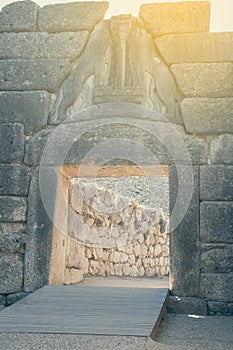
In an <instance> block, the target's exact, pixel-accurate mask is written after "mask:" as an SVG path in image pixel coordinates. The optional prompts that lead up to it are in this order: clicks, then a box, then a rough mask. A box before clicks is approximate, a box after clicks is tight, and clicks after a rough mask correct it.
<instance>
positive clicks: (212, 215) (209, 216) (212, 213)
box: [200, 202, 233, 243]
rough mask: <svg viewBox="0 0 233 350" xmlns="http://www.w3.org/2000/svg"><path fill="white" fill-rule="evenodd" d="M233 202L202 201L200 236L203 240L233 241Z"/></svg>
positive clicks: (210, 241)
mask: <svg viewBox="0 0 233 350" xmlns="http://www.w3.org/2000/svg"><path fill="white" fill-rule="evenodd" d="M232 227H233V202H202V203H201V205H200V238H201V241H202V242H206V243H212V242H222V243H233V234H232Z"/></svg>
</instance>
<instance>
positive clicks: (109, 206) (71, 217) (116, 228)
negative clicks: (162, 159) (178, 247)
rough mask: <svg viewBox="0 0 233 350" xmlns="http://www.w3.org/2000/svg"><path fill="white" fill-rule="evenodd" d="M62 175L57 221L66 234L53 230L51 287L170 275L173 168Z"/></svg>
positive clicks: (67, 170) (90, 168) (75, 169)
mask: <svg viewBox="0 0 233 350" xmlns="http://www.w3.org/2000/svg"><path fill="white" fill-rule="evenodd" d="M57 172H58V174H59V176H60V179H61V181H60V184H61V187H62V188H60V189H59V188H58V189H57V200H56V209H55V216H56V219H55V222H57V220H58V221H59V222H61V221H63V223H64V225H63V228H64V229H63V232H61V231H58V230H57V229H56V227H55V226H54V228H53V238H52V253H51V259H50V274H49V284H51V285H54V284H55V285H62V284H76V283H79V282H81V281H83V279H85V278H87V277H96V276H102V277H109V276H114V277H130V278H139V277H147V278H149V277H159V278H160V277H168V276H169V233H168V227H169V184H168V167H167V166H162V167H161V166H158V167H155V166H153V167H152V166H144V167H143V168H141V167H138V166H134V165H130V166H129V165H116V166H108V165H106V166H102V167H100V168H97V167H96V166H95V165H86V166H84V165H82V166H80V165H76V166H74V165H72V166H71V165H68V166H64V167H63V168H59V169H57ZM61 191H63V196H61V195H60V193H61ZM64 197H65V198H66V201H64V199H63V198H64ZM60 227H61V226H60ZM64 233H65V234H64Z"/></svg>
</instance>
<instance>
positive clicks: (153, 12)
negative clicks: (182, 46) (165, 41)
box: [139, 1, 210, 36]
mask: <svg viewBox="0 0 233 350" xmlns="http://www.w3.org/2000/svg"><path fill="white" fill-rule="evenodd" d="M139 16H140V17H141V19H142V20H143V22H144V23H145V25H146V27H147V28H148V29H149V30H150V32H151V33H152V34H153V35H154V36H161V35H164V34H168V33H192V32H208V30H209V24H210V2H209V1H194V2H193V1H192V2H188V1H186V2H178V3H162V4H161V3H157V4H156V3H155V4H145V5H142V6H141V8H140V12H139Z"/></svg>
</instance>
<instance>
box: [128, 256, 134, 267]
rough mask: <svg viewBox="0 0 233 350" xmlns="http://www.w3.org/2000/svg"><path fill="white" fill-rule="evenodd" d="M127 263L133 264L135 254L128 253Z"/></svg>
mask: <svg viewBox="0 0 233 350" xmlns="http://www.w3.org/2000/svg"><path fill="white" fill-rule="evenodd" d="M129 263H130V265H133V264H135V255H133V254H131V255H129Z"/></svg>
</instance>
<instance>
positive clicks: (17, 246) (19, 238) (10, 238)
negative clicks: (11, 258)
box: [0, 223, 26, 253]
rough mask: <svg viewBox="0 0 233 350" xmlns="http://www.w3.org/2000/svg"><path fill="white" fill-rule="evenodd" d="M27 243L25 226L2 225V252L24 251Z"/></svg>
mask: <svg viewBox="0 0 233 350" xmlns="http://www.w3.org/2000/svg"><path fill="white" fill-rule="evenodd" d="M25 243H26V226H25V225H24V224H18V223H17V224H13V223H0V252H3V253H17V252H19V251H23V246H24V244H25Z"/></svg>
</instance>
